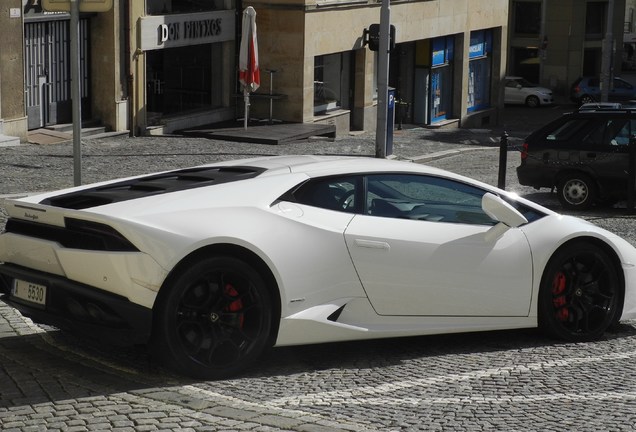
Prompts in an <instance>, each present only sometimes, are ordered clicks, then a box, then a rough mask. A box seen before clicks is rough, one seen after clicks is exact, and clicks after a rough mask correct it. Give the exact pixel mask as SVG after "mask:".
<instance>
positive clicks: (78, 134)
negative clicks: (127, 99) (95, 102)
mask: <svg viewBox="0 0 636 432" xmlns="http://www.w3.org/2000/svg"><path fill="white" fill-rule="evenodd" d="M79 2H80V0H71V24H70V32H71V59H70V61H71V99H72V103H73V180H74V184H75V186H79V185H81V184H82V83H81V81H80V79H81V78H80V77H81V62H80V49H79V28H80V27H79V14H80V11H79Z"/></svg>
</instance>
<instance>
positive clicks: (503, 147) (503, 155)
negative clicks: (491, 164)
mask: <svg viewBox="0 0 636 432" xmlns="http://www.w3.org/2000/svg"><path fill="white" fill-rule="evenodd" d="M507 165H508V133H507V132H506V131H504V133H502V134H501V138H500V139H499V178H498V180H497V187H498V188H499V189H506V170H507Z"/></svg>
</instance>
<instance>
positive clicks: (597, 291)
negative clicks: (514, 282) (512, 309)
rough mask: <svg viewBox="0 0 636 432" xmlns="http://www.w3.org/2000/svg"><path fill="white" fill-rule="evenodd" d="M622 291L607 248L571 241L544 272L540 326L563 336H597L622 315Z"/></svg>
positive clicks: (540, 300) (569, 339)
mask: <svg viewBox="0 0 636 432" xmlns="http://www.w3.org/2000/svg"><path fill="white" fill-rule="evenodd" d="M622 292H623V290H622V286H621V283H620V279H619V277H618V270H617V268H616V265H615V264H614V262H613V261H612V259H611V258H610V257H609V256H608V254H607V253H606V252H605V251H604V250H603V249H601V248H600V247H598V246H596V245H594V244H592V243H589V242H584V241H577V242H573V243H569V244H567V245H565V246H564V247H562V248H561V249H559V250H558V251H557V252H556V253H555V254H554V256H553V257H552V258H551V259H550V261H549V262H548V265H547V266H546V269H545V272H544V274H543V278H542V280H541V288H540V291H539V304H538V312H539V326H540V327H541V328H542V330H544V331H545V332H546V333H547V334H549V335H551V336H553V337H557V338H559V339H564V340H568V341H580V340H591V339H596V338H598V337H600V336H601V335H602V334H603V333H604V332H605V330H607V328H608V327H609V326H611V325H612V324H614V323H615V322H616V320H617V319H618V318H619V313H620V307H621V305H622Z"/></svg>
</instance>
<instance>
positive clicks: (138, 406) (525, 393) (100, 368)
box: [0, 108, 636, 432]
mask: <svg viewBox="0 0 636 432" xmlns="http://www.w3.org/2000/svg"><path fill="white" fill-rule="evenodd" d="M528 113H530V114H532V116H533V117H532V118H533V119H534V120H532V121H529V120H528V119H527V117H525V116H527V115H529V114H528ZM559 113H560V109H559V108H548V109H541V110H540V111H536V112H531V111H529V110H527V109H525V108H520V109H511V110H510V114H509V115H511V116H513V117H514V119H510V120H506V119H505V120H504V122H503V123H504V124H503V125H502V126H501V127H500V128H497V129H479V130H442V131H431V130H427V129H422V128H409V129H404V130H402V131H395V136H394V139H395V141H394V148H395V152H394V153H395V156H396V157H397V158H399V159H405V160H415V161H417V162H421V163H428V164H430V165H433V166H437V167H440V168H443V169H448V170H451V171H455V172H459V173H461V174H467V175H469V176H471V177H473V178H477V179H479V180H482V181H485V182H487V183H490V184H496V182H497V164H498V158H499V153H498V143H499V142H498V140H499V137H500V135H501V133H502V131H503V129H504V128H505V129H506V130H507V131H508V132H509V134H510V151H509V153H508V169H507V177H506V184H507V189H508V190H512V191H515V192H517V193H519V194H520V195H523V196H526V197H528V198H530V199H533V200H535V201H537V202H540V203H541V204H544V205H546V206H548V207H550V208H553V209H556V210H557V211H561V210H560V208H559V206H558V203H557V200H556V198H555V196H554V195H553V194H550V193H549V191H540V192H538V191H535V190H533V189H529V188H523V187H520V186H519V185H518V184H517V183H516V174H515V168H516V166H517V165H518V161H519V153H518V152H517V151H515V148H518V146H519V145H520V143H521V140H522V139H523V137H524V136H525V135H527V133H528V132H529V131H531V130H532V128H534V127H535V126H536V125H537V123H538V122H543V121H545V118H549V117H551V116H555V115H559ZM537 116H539V117H541V118H539V119H536V117H537ZM544 117H545V118H544ZM374 145H375V143H374V140H373V137H372V136H371V135H359V136H352V137H347V138H344V139H338V140H336V141H334V142H331V141H322V140H319V141H309V142H300V143H294V144H287V145H282V146H264V145H254V144H242V143H227V142H217V141H209V140H205V139H184V138H179V137H158V138H134V139H131V138H127V137H124V138H121V137H120V138H112V139H103V140H86V141H84V142H83V154H84V160H83V161H84V183H89V182H94V181H100V180H105V179H110V178H115V177H120V176H127V175H134V174H141V173H145V172H153V171H158V170H163V169H168V168H176V167H183V166H191V165H196V164H201V163H207V162H211V161H216V160H225V159H235V158H241V157H250V156H252V155H258V154H291V153H298V154H300V153H313V154H347V155H367V156H372V155H373V154H374ZM71 152H72V145H71V144H70V143H64V144H56V145H49V146H35V145H29V144H23V145H20V146H17V147H7V148H0V155H1V157H0V166H2V170H3V173H5V174H4V175H5V179H4V180H3V183H2V184H1V186H0V226H3V225H4V221H5V218H6V215H5V214H4V211H3V210H1V207H2V200H3V199H6V198H9V197H13V196H22V195H24V194H27V193H31V192H36V191H45V190H52V189H57V188H61V187H68V186H71V185H72V182H73V172H72V153H71ZM579 216H582V217H584V218H586V219H588V220H591V221H593V222H595V223H597V224H599V225H601V226H603V227H604V228H607V229H609V230H611V231H613V232H616V233H617V234H619V235H621V236H622V237H624V238H626V239H627V240H628V241H630V242H631V243H632V244H634V245H636V224H635V222H634V219H633V216H632V215H631V214H630V213H629V212H627V211H626V210H625V209H624V208H611V209H600V210H594V211H590V212H586V213H585V214H579ZM634 429H636V323H633V322H627V323H623V324H622V325H621V326H620V327H619V328H618V329H616V330H615V331H614V332H612V333H608V334H607V335H606V336H605V337H604V338H603V339H602V340H600V341H596V342H585V343H560V342H555V341H554V340H551V339H547V338H545V337H544V336H542V335H541V334H540V333H539V332H538V331H537V330H533V329H530V330H516V331H501V332H490V333H473V334H458V335H443V336H426V337H410V338H400V339H385V340H374V341H366V342H354V343H339V344H323V345H314V346H299V347H285V348H275V349H272V350H271V351H270V352H269V353H268V354H267V355H266V356H265V357H264V358H263V360H262V361H260V362H259V363H258V364H257V365H255V366H254V367H252V368H251V369H249V370H248V371H247V372H246V373H245V374H243V375H241V376H238V377H235V378H233V379H228V380H222V381H193V380H189V379H185V378H183V377H180V376H176V375H173V374H171V373H169V372H167V371H165V370H163V369H162V368H161V367H159V366H158V365H156V364H154V363H153V361H152V359H151V357H150V356H149V355H148V353H147V351H146V348H145V347H132V348H121V347H115V346H109V345H102V344H100V343H98V342H95V341H92V340H85V339H81V338H79V337H77V336H75V335H71V334H68V333H65V332H60V331H58V330H57V329H54V328H50V327H46V326H37V325H35V324H33V323H32V322H31V321H30V320H28V319H25V318H23V317H22V316H21V315H20V314H19V313H18V312H16V311H15V310H13V309H11V308H9V307H8V306H6V305H5V304H4V303H0V430H3V431H21V432H23V431H51V430H59V431H102V430H113V431H122V432H123V431H168V430H184V431H187V430H192V431H206V430H209V431H240V430H250V431H263V432H265V431H306V432H321V431H491V430H502V431H555V432H556V431H559V432H561V431H564V430H576V431H590V432H592V431H594V432H596V431H601V430H602V431H632V430H634Z"/></svg>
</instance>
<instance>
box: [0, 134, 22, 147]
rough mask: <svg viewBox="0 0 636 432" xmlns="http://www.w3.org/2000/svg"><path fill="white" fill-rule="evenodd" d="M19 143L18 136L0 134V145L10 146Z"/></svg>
mask: <svg viewBox="0 0 636 432" xmlns="http://www.w3.org/2000/svg"><path fill="white" fill-rule="evenodd" d="M18 145H20V138H17V137H12V136H9V135H2V134H0V147H12V146H18Z"/></svg>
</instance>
